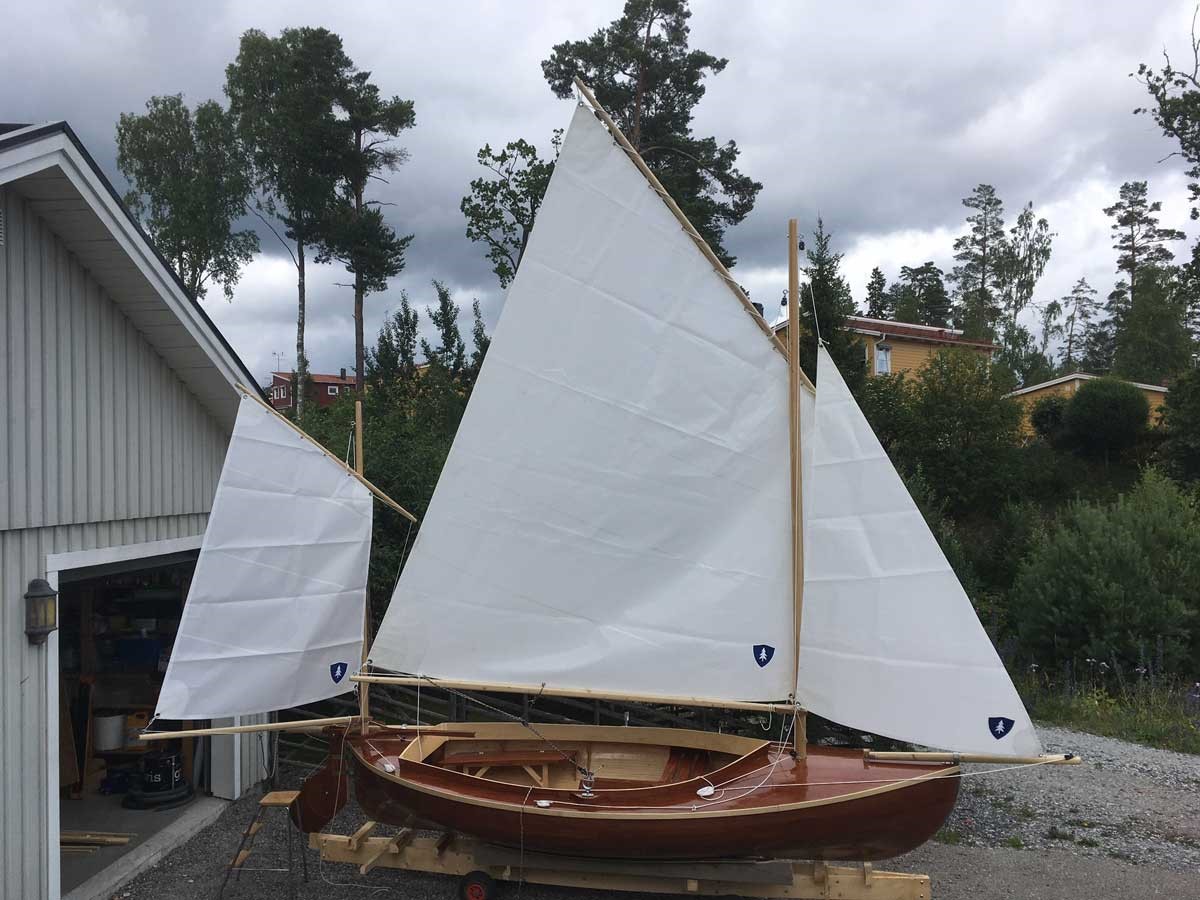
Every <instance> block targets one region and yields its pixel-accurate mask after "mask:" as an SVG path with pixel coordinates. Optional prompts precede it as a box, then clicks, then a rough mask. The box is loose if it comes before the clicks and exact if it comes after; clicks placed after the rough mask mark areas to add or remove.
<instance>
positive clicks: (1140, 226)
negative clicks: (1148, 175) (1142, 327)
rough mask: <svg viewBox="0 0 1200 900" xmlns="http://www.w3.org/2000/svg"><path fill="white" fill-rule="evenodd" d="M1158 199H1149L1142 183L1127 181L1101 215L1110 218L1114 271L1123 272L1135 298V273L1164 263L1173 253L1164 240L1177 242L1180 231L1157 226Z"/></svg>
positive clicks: (1160, 205) (1180, 235) (1136, 288)
mask: <svg viewBox="0 0 1200 900" xmlns="http://www.w3.org/2000/svg"><path fill="white" fill-rule="evenodd" d="M1161 210H1162V202H1161V201H1158V200H1156V201H1154V202H1153V203H1151V202H1149V200H1148V199H1147V196H1146V182H1144V181H1127V182H1125V183H1124V184H1123V185H1121V194H1120V199H1119V200H1118V201H1117V202H1116V203H1114V204H1113V205H1112V206H1109V207H1106V208H1105V210H1104V214H1105V215H1106V216H1108V217H1109V218H1111V219H1112V220H1113V223H1112V233H1113V249H1114V250H1116V251H1117V271H1119V272H1124V273H1125V275H1126V277H1127V278H1128V279H1129V295H1130V297H1136V296H1137V292H1138V288H1139V283H1138V276H1139V275H1140V274H1141V271H1142V269H1143V267H1148V266H1157V267H1162V266H1168V265H1170V264H1171V262H1172V260H1174V258H1175V254H1174V253H1172V252H1171V250H1170V249H1169V248H1168V247H1167V242H1168V241H1181V240H1183V238H1184V234H1183V232H1182V231H1179V230H1178V229H1176V228H1160V227H1159V224H1158V216H1157V215H1155V213H1158V212H1160V211H1161Z"/></svg>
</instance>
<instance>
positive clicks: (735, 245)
mask: <svg viewBox="0 0 1200 900" xmlns="http://www.w3.org/2000/svg"><path fill="white" fill-rule="evenodd" d="M1193 5H1194V4H1193V0H1182V2H1159V3H1153V2H1152V3H1140V4H1139V3H1130V2H1095V0H1091V2H1077V3H1047V2H1044V0H1035V2H1007V3H1003V4H988V5H986V6H985V5H984V4H977V3H963V2H961V0H948V2H929V0H925V2H921V3H912V4H907V6H910V7H911V8H909V9H902V5H901V4H895V3H891V4H882V3H861V4H857V6H858V7H859V8H858V9H850V8H847V7H850V6H852V4H843V5H842V8H840V9H833V8H831V7H830V5H829V4H826V3H820V4H818V3H798V2H766V0H758V2H739V3H734V2H718V0H693V3H692V9H693V16H692V20H691V21H692V46H693V47H696V48H701V49H704V50H707V51H709V52H712V53H714V54H716V55H719V56H725V57H727V58H728V59H729V66H728V67H727V68H726V70H725V71H724V72H723V73H722V74H720V75H718V76H716V77H715V78H712V79H711V80H710V81H709V82H708V93H707V95H706V96H705V98H704V100H703V101H702V102H701V104H700V106H699V107H698V109H697V117H696V123H695V124H696V132H697V134H700V135H710V134H711V135H714V136H715V137H716V138H717V139H718V140H720V141H724V140H727V139H730V138H732V139H734V140H736V141H737V142H738V144H739V146H740V147H741V149H742V156H741V161H740V167H741V169H742V171H743V172H745V173H746V174H748V175H750V176H752V177H754V178H755V179H757V180H759V181H761V182H762V183H763V190H762V192H761V194H760V195H759V199H758V204H757V206H756V207H755V209H754V211H753V213H752V214H751V215H750V216H749V217H748V218H747V219H746V221H745V222H743V223H742V224H741V225H740V226H738V227H736V228H734V229H733V230H731V231H730V232H729V234H728V236H727V244H728V246H729V248H730V249H731V250H732V252H734V253H735V254H736V255H737V256H738V258H739V264H738V266H737V268H736V270H735V274H736V276H737V277H738V279H739V280H740V281H741V282H742V283H743V284H744V285H745V286H746V287H748V288H749V289H750V291H751V294H752V296H753V298H754V299H755V300H758V301H760V302H763V303H765V304H766V305H767V306H768V308H769V309H768V315H770V314H771V312H773V311H774V310H773V308H774V307H775V304H776V303H777V300H778V297H779V294H780V291H781V289H782V287H783V286H784V284H785V282H786V277H785V275H786V258H785V253H786V246H785V244H786V240H785V234H786V231H785V229H786V220H787V218H788V217H789V216H792V215H794V216H798V217H799V218H800V220H801V227H802V229H804V230H806V231H808V230H811V228H812V226H813V224H814V222H815V217H816V215H817V213H818V211H819V212H820V214H821V215H822V216H823V217H824V220H825V223H826V227H827V228H828V229H829V230H831V231H832V232H833V233H834V235H835V244H836V247H837V248H838V249H840V250H841V251H843V252H844V253H845V254H846V256H845V271H846V274H847V277H848V278H849V280H850V283H851V286H852V288H853V290H854V293H855V297H856V298H857V299H858V300H859V301H860V302H861V301H862V300H863V295H864V293H865V284H866V280H867V277H868V274H869V272H870V270H871V267H872V266H875V265H879V266H881V267H882V268H883V270H884V272H885V273H886V274H887V275H888V277H889V279H892V278H895V277H896V276H897V275H898V273H899V269H900V266H902V265H919V264H920V263H922V262H924V261H925V260H928V259H932V260H934V261H935V262H936V263H937V264H938V265H940V266H942V267H943V268H944V269H946V270H947V271H949V269H950V268H951V267H952V259H951V257H952V251H951V245H952V243H953V240H954V237H955V236H956V235H958V234H959V233H961V232H962V230H963V228H964V221H963V220H964V216H965V214H966V210H965V209H964V208H963V207H962V205H961V200H962V198H963V197H964V196H966V195H967V194H968V193H969V192H970V190H971V188H972V187H974V185H976V184H978V183H979V182H982V181H986V182H989V183H991V184H993V185H995V186H996V189H997V191H998V193H999V195H1000V196H1001V197H1002V198H1003V200H1004V201H1005V204H1006V207H1007V211H1008V212H1009V218H1010V220H1011V219H1012V218H1014V217H1015V214H1016V211H1017V210H1018V209H1019V207H1020V206H1021V205H1022V204H1024V203H1025V202H1027V201H1032V202H1033V204H1034V207H1035V209H1036V211H1037V212H1038V214H1039V215H1044V216H1046V217H1047V218H1048V219H1049V220H1050V224H1051V227H1052V229H1053V230H1054V231H1056V232H1057V235H1058V236H1057V238H1056V239H1055V243H1054V253H1053V257H1052V259H1051V262H1050V265H1049V267H1048V269H1047V272H1046V275H1045V277H1044V278H1043V280H1042V282H1041V283H1040V285H1039V288H1038V293H1037V295H1036V297H1035V300H1038V301H1045V300H1049V299H1053V298H1056V297H1059V296H1061V295H1062V294H1064V293H1066V292H1067V291H1068V290H1069V289H1070V287H1071V285H1072V284H1073V283H1074V282H1075V281H1076V279H1078V278H1079V277H1080V276H1083V275H1086V276H1087V278H1088V280H1089V281H1091V283H1092V285H1093V286H1094V287H1096V288H1097V289H1098V290H1099V291H1100V296H1101V297H1102V298H1103V296H1104V295H1105V294H1106V293H1107V292H1108V290H1109V289H1110V288H1111V286H1112V283H1113V281H1114V280H1115V275H1114V265H1115V254H1114V252H1113V251H1112V249H1111V240H1110V237H1109V230H1108V225H1109V221H1108V219H1107V218H1106V217H1105V216H1104V214H1103V212H1102V209H1103V207H1105V206H1107V205H1110V204H1111V203H1112V202H1114V200H1115V199H1116V195H1117V189H1118V187H1119V185H1120V184H1121V183H1122V182H1123V181H1127V180H1133V179H1138V180H1142V179H1145V180H1148V181H1149V182H1150V194H1151V197H1152V199H1158V200H1162V201H1163V207H1164V212H1163V224H1165V225H1170V226H1174V227H1179V228H1185V229H1188V230H1189V233H1191V234H1194V233H1195V231H1196V229H1195V228H1194V227H1192V226H1191V223H1190V222H1189V221H1188V217H1187V190H1186V179H1185V178H1184V177H1183V175H1182V168H1183V167H1182V165H1181V164H1180V163H1179V162H1178V161H1177V160H1168V161H1166V162H1160V160H1162V159H1163V157H1165V156H1166V155H1167V154H1168V153H1170V151H1171V150H1172V149H1173V148H1172V146H1171V145H1170V144H1169V143H1168V142H1167V141H1166V140H1165V139H1164V138H1163V137H1162V136H1161V135H1160V134H1159V132H1158V130H1157V129H1156V128H1155V126H1154V123H1153V121H1152V120H1151V119H1149V118H1148V117H1146V116H1136V117H1135V116H1133V115H1131V111H1132V110H1133V108H1134V107H1135V106H1139V105H1142V104H1143V103H1144V102H1145V100H1146V97H1145V92H1144V88H1143V87H1142V86H1141V85H1140V84H1138V82H1137V81H1136V80H1135V79H1133V78H1130V77H1129V73H1130V72H1132V71H1134V70H1135V69H1136V68H1137V65H1138V63H1139V62H1141V61H1149V62H1154V63H1156V64H1157V63H1158V61H1159V60H1160V58H1161V53H1162V50H1163V48H1164V46H1165V47H1167V48H1168V49H1170V50H1172V51H1173V52H1174V53H1175V54H1176V55H1178V56H1180V58H1182V55H1183V53H1184V51H1185V50H1187V49H1188V43H1187V41H1188V28H1189V26H1190V22H1191V18H1192V9H1193ZM621 7H622V3H621V2H619V0H604V2H600V0H590V2H582V0H579V2H554V3H551V2H535V0H521V2H513V0H507V2H473V3H468V2H456V0H443V2H440V3H425V2H422V3H415V2H400V3H397V2H380V3H354V2H346V3H343V4H340V5H335V4H331V3H329V2H328V0H325V2H321V3H315V2H306V0H290V2H287V3H271V2H263V0H259V2H254V3H249V2H243V3H199V4H198V3H194V2H188V3H173V2H155V3H112V2H104V0H87V2H80V3H60V2H43V3H23V4H16V3H14V4H10V5H8V6H7V7H6V10H5V13H4V30H5V33H6V37H5V39H4V40H3V41H0V85H3V88H2V89H0V121H10V122H13V121H18V122H43V121H49V120H54V119H66V120H67V121H69V122H70V123H71V125H72V126H73V127H74V128H75V130H76V131H77V132H78V134H79V136H80V138H81V139H82V140H83V142H84V144H85V145H86V146H87V147H88V148H89V150H90V151H91V152H92V154H93V155H94V156H95V157H96V159H97V161H98V162H99V163H100V165H101V166H102V167H103V168H104V170H105V171H106V172H107V173H108V174H109V176H110V177H111V178H112V179H113V181H114V183H116V184H117V185H118V186H122V185H123V182H122V181H121V178H120V175H119V173H118V172H117V170H116V165H115V156H116V150H115V146H114V125H115V122H116V119H117V116H118V115H119V114H120V113H121V112H132V111H140V110H141V109H142V107H143V104H144V102H145V100H146V99H147V98H148V97H150V96H151V95H154V94H169V93H178V92H182V93H183V94H184V96H185V98H186V100H187V101H188V102H189V103H192V104H194V103H196V102H199V101H201V100H205V99H209V98H219V99H222V100H223V95H222V85H223V83H224V68H225V65H226V64H227V63H228V62H229V61H230V60H232V59H233V57H234V56H235V54H236V52H237V43H238V37H239V35H240V34H241V33H242V32H243V31H245V30H246V29H248V28H259V29H262V30H264V31H266V32H268V33H270V34H276V33H278V31H279V30H280V29H281V28H284V27H287V26H298V25H313V26H318V25H319V26H324V27H327V28H329V29H331V30H333V31H335V32H337V33H338V34H340V35H341V36H342V38H343V39H344V41H345V46H346V50H347V52H348V53H349V55H350V56H351V58H352V59H353V60H354V61H355V63H356V64H357V65H358V66H360V67H362V68H365V69H370V70H371V71H372V72H373V73H374V77H375V80H376V82H377V83H378V84H379V85H380V87H381V88H382V90H383V91H384V92H385V93H387V94H399V95H400V96H402V97H406V98H411V99H413V100H414V101H415V103H416V113H417V127H416V128H415V129H413V130H412V131H410V132H409V133H408V134H406V135H405V136H404V140H403V142H402V143H403V144H404V145H405V146H406V147H407V148H408V150H409V152H410V154H411V160H410V161H409V163H408V164H407V165H405V166H404V167H403V168H402V169H401V170H400V171H399V172H397V173H396V174H395V175H394V177H392V179H391V183H390V184H389V185H386V186H383V187H381V188H380V189H379V190H378V192H377V194H376V196H377V198H378V199H381V200H385V201H387V202H389V203H391V204H394V205H391V206H387V207H385V210H386V214H387V216H388V218H389V220H390V221H391V223H392V224H393V226H394V227H395V228H396V229H397V230H398V231H399V232H401V233H410V232H411V233H413V234H415V238H414V240H413V243H412V247H411V250H410V252H409V263H408V268H407V270H406V271H405V272H404V273H403V274H402V275H401V276H400V277H398V278H396V279H394V281H393V283H392V287H391V290H389V291H388V292H387V293H385V294H377V295H373V296H371V297H370V298H369V299H368V318H367V333H368V335H373V334H374V333H375V332H376V331H377V330H378V327H379V324H380V322H381V321H382V319H383V317H384V315H385V314H386V312H387V311H388V310H390V309H394V308H395V306H397V305H398V304H399V296H400V290H401V289H406V290H407V291H408V292H409V295H410V297H411V299H412V300H413V302H414V304H415V305H416V306H418V307H422V306H424V305H425V304H426V303H431V302H433V291H432V288H431V287H430V284H429V282H430V280H431V279H434V278H438V279H441V280H443V281H445V282H446V283H447V284H448V285H449V286H450V287H451V289H452V291H453V293H454V295H455V298H456V299H457V300H458V302H459V303H460V304H461V306H462V307H463V310H464V314H465V315H469V312H470V303H471V301H472V299H475V298H478V299H479V300H480V302H481V303H482V304H483V308H484V311H485V315H486V317H487V319H488V320H489V323H490V322H493V321H494V320H495V318H496V316H497V315H498V314H499V310H500V308H501V306H502V303H503V296H502V294H501V292H500V290H499V288H498V286H497V284H496V280H495V276H494V275H493V274H492V272H491V269H490V266H489V265H488V264H487V262H486V260H485V259H484V255H483V251H482V249H481V248H480V246H479V245H474V244H472V243H471V242H469V241H468V240H467V239H466V237H465V234H464V229H465V224H464V220H463V216H462V214H461V213H460V212H459V208H458V205H459V202H460V200H461V198H462V196H463V194H464V193H465V192H466V189H467V185H468V182H469V181H470V180H471V179H472V178H474V177H476V176H477V175H478V174H479V172H480V170H479V168H478V166H477V164H476V162H475V154H476V151H477V150H478V149H479V147H481V146H482V145H483V144H484V143H491V144H492V145H493V146H496V145H502V144H504V143H506V142H507V141H510V140H513V139H515V138H518V137H524V138H526V139H528V140H531V141H533V142H535V143H537V144H539V145H540V146H542V147H543V148H547V147H548V144H549V136H550V133H551V131H552V130H553V129H554V128H556V127H562V126H565V125H566V124H567V122H568V120H569V118H570V115H571V111H572V107H571V102H570V101H561V100H558V99H556V98H555V97H554V96H553V94H551V92H550V90H549V88H548V87H547V86H546V83H545V81H544V80H543V78H542V74H541V67H540V65H539V63H540V61H541V60H542V59H544V58H545V57H546V56H547V55H548V53H549V50H550V47H551V46H552V45H553V44H555V43H557V42H560V41H563V40H567V39H575V38H583V37H586V36H588V35H590V34H591V33H592V32H593V31H595V30H596V29H597V28H598V27H600V26H602V25H604V24H606V23H608V22H609V21H611V20H612V19H614V18H616V17H617V16H618V15H619V14H620V10H621ZM263 250H264V252H263V255H262V256H260V257H259V258H258V259H256V260H255V262H254V263H253V264H252V265H251V266H250V267H249V268H248V269H247V271H246V272H245V274H244V276H243V278H242V281H241V283H240V284H239V285H238V288H237V293H236V295H235V297H234V300H233V302H232V303H226V302H225V300H224V299H223V297H222V295H221V293H220V291H219V290H217V291H214V292H210V295H209V297H208V299H207V300H206V301H205V306H206V308H207V310H208V311H209V313H210V314H211V315H212V317H213V319H214V320H216V322H217V324H218V325H219V327H220V328H221V329H222V330H223V331H224V332H225V334H226V335H227V336H228V338H229V339H230V341H231V342H232V343H233V345H234V347H235V348H236V349H237V350H238V352H239V353H240V354H241V355H242V358H243V359H244V360H245V361H246V363H247V365H248V366H249V367H250V369H251V370H252V371H253V372H254V373H256V374H258V375H260V376H262V377H263V378H264V379H265V377H266V373H267V372H268V371H269V370H270V369H272V368H274V365H275V361H274V356H273V354H274V353H280V354H281V355H282V356H283V359H284V365H285V367H286V368H290V366H291V362H292V359H293V357H294V346H295V280H296V279H295V269H294V267H293V265H292V263H291V261H290V259H289V258H288V257H287V256H286V255H284V254H283V251H282V250H281V248H279V247H278V246H273V245H272V243H270V242H268V241H267V240H264V242H263ZM1180 250H1181V252H1183V248H1182V247H1181V248H1180ZM314 268H315V267H314ZM314 268H310V270H309V279H308V283H309V315H308V332H307V334H308V347H309V356H310V358H311V360H312V365H313V369H314V371H335V370H336V369H338V368H340V367H342V366H345V367H347V368H351V367H352V364H353V347H354V345H353V329H352V322H351V294H350V291H349V290H348V289H346V288H340V287H337V286H336V285H335V282H338V281H346V280H347V279H346V278H345V275H344V273H343V272H342V271H340V269H339V268H336V267H324V268H321V269H316V270H315V271H314ZM468 336H469V335H468Z"/></svg>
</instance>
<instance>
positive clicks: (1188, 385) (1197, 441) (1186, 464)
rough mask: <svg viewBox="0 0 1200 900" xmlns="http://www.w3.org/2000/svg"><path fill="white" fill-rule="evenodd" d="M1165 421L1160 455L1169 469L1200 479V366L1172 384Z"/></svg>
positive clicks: (1191, 478)
mask: <svg viewBox="0 0 1200 900" xmlns="http://www.w3.org/2000/svg"><path fill="white" fill-rule="evenodd" d="M1162 424H1163V428H1162V430H1163V438H1164V440H1163V444H1162V447H1161V448H1160V449H1159V455H1160V458H1161V459H1162V460H1163V463H1164V465H1165V466H1166V468H1167V470H1168V471H1169V472H1170V473H1171V474H1172V475H1174V476H1175V477H1176V478H1180V479H1183V480H1185V481H1192V480H1195V479H1200V369H1193V370H1192V371H1191V372H1188V373H1187V374H1186V375H1184V376H1183V377H1181V378H1179V379H1177V380H1176V381H1175V383H1174V384H1172V385H1171V390H1170V391H1168V392H1167V400H1166V403H1165V404H1164V405H1163V423H1162Z"/></svg>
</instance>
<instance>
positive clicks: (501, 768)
mask: <svg viewBox="0 0 1200 900" xmlns="http://www.w3.org/2000/svg"><path fill="white" fill-rule="evenodd" d="M459 727H460V728H461V727H462V726H459ZM468 727H474V726H468ZM497 729H499V733H496V730H497ZM516 729H518V730H516V731H513V726H507V725H499V726H495V725H493V726H491V727H488V728H485V727H481V728H480V729H479V732H477V733H476V735H475V736H474V737H466V736H458V735H437V734H428V733H426V734H422V735H420V736H418V737H416V738H415V739H414V740H412V741H411V742H410V743H409V744H408V746H406V747H405V748H404V749H403V750H402V751H401V752H400V753H399V754H398V756H399V758H400V759H402V760H405V761H409V762H420V763H424V764H426V765H430V766H437V767H439V768H442V769H449V770H451V771H455V772H462V773H464V774H466V775H473V776H475V777H477V778H488V779H491V780H493V781H500V782H503V783H506V784H514V785H521V786H533V787H542V788H558V789H563V790H575V789H577V788H578V787H579V785H580V772H579V769H580V768H583V769H587V770H589V771H591V772H593V773H594V774H595V780H594V782H593V786H594V787H595V788H600V789H609V790H612V789H622V788H644V787H654V786H657V785H663V784H673V783H675V782H680V781H688V780H690V779H692V778H697V777H699V776H701V775H706V774H708V773H710V772H714V771H716V770H718V769H721V768H723V767H725V766H728V765H730V764H732V763H734V762H736V761H738V760H739V759H741V758H742V757H744V756H745V755H746V754H748V753H753V752H756V751H758V750H759V749H761V748H762V747H763V746H764V745H765V743H766V742H764V741H759V740H754V739H751V738H743V737H738V736H736V735H721V734H708V733H704V732H693V731H680V730H678V729H658V728H620V727H603V726H586V725H585V726H542V725H539V726H538V730H539V732H542V733H543V734H545V736H546V739H545V740H541V739H539V738H536V737H531V736H530V733H529V731H528V730H527V729H525V728H523V727H522V726H519V725H518V726H516ZM489 732H491V733H489ZM547 732H553V733H547ZM510 734H511V736H509V735H510ZM459 735H461V732H460V733H459Z"/></svg>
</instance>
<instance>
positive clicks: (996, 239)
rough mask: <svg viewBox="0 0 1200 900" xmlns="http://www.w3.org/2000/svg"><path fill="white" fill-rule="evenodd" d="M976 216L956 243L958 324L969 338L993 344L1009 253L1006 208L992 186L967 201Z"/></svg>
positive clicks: (953, 278)
mask: <svg viewBox="0 0 1200 900" xmlns="http://www.w3.org/2000/svg"><path fill="white" fill-rule="evenodd" d="M963 206H965V207H967V209H971V210H974V212H973V213H972V214H971V215H969V216H967V224H968V225H969V226H970V227H969V230H968V231H967V233H966V234H964V235H961V236H960V237H959V238H958V239H957V240H955V242H954V259H955V260H956V261H957V262H958V265H957V266H955V267H954V270H953V271H952V272H951V273H950V282H951V283H952V284H953V285H954V287H955V299H956V301H957V302H956V305H955V316H954V317H955V322H956V324H957V325H958V327H959V328H962V329H963V331H964V332H966V335H967V336H968V337H972V338H986V339H988V340H991V339H992V338H994V337H995V334H996V321H997V319H998V318H999V317H1000V307H999V304H998V302H997V300H996V292H995V288H996V278H997V276H996V272H997V269H998V268H999V266H1000V264H1001V260H1002V259H1003V257H1004V255H1005V253H1006V246H1007V240H1006V238H1005V235H1004V204H1003V202H1002V201H1001V200H1000V198H999V197H997V196H996V189H995V188H994V187H992V186H991V185H990V184H980V185H977V186H976V187H975V189H974V190H973V191H972V192H971V196H969V197H965V198H964V199H963Z"/></svg>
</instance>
